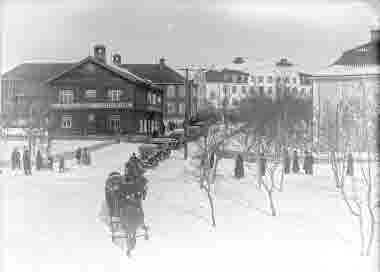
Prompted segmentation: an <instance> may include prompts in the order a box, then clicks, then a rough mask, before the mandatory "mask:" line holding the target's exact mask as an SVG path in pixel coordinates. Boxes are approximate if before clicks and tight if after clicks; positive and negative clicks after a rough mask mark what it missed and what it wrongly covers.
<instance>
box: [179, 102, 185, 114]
mask: <svg viewBox="0 0 380 272" xmlns="http://www.w3.org/2000/svg"><path fill="white" fill-rule="evenodd" d="M178 112H179V113H181V114H184V113H185V103H180V104H179V105H178Z"/></svg>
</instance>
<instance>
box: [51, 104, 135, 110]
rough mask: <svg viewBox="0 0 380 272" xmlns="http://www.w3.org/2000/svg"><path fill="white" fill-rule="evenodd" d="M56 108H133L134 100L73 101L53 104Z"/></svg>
mask: <svg viewBox="0 0 380 272" xmlns="http://www.w3.org/2000/svg"><path fill="white" fill-rule="evenodd" d="M51 108H52V109H54V110H87V109H132V108H133V103H132V102H96V103H71V104H52V105H51Z"/></svg>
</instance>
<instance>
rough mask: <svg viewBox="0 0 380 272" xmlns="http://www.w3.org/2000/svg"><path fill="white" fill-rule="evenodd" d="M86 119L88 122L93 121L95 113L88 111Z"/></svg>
mask: <svg viewBox="0 0 380 272" xmlns="http://www.w3.org/2000/svg"><path fill="white" fill-rule="evenodd" d="M88 121H89V122H94V121H95V114H94V113H90V114H89V115H88Z"/></svg>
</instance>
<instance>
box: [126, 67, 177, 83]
mask: <svg viewBox="0 0 380 272" xmlns="http://www.w3.org/2000/svg"><path fill="white" fill-rule="evenodd" d="M120 67H121V68H123V69H127V70H128V71H130V72H132V73H134V74H136V75H138V76H140V77H143V78H146V79H149V80H150V81H152V82H153V83H154V84H183V83H184V80H185V79H184V77H183V76H182V75H181V74H179V73H178V72H177V71H175V70H173V69H172V68H170V67H169V66H167V65H166V64H165V63H160V64H122V65H120Z"/></svg>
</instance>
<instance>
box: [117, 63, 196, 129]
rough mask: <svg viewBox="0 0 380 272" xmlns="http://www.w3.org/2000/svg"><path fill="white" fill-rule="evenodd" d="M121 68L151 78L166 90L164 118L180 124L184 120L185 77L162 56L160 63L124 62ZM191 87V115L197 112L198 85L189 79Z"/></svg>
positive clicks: (166, 120)
mask: <svg viewBox="0 0 380 272" xmlns="http://www.w3.org/2000/svg"><path fill="white" fill-rule="evenodd" d="M120 67H121V68H125V69H127V70H128V71H131V72H133V73H134V74H136V75H139V76H141V77H143V78H146V79H149V80H151V81H152V83H153V84H155V85H157V86H159V87H160V88H162V89H163V91H164V98H163V101H164V120H165V122H168V121H172V122H174V123H177V124H178V125H179V124H181V123H182V122H183V121H184V118H185V111H186V92H185V91H186V89H185V78H184V77H183V76H182V75H181V74H180V73H179V72H177V71H175V70H174V69H172V68H170V67H169V66H168V65H167V64H166V63H165V59H164V58H161V59H160V62H159V64H129V63H127V64H122V65H120ZM189 82H190V83H189V89H190V92H191V93H192V95H191V96H192V100H191V101H192V103H191V104H192V105H193V106H192V107H191V111H190V115H194V114H195V113H196V107H195V106H196V104H197V100H196V98H197V96H196V86H194V84H192V83H191V81H189Z"/></svg>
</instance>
